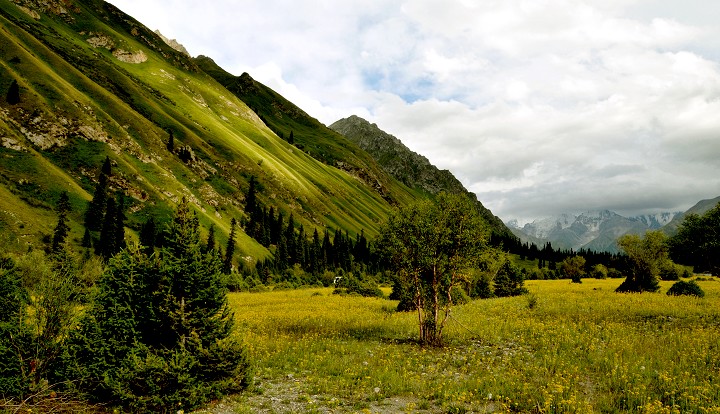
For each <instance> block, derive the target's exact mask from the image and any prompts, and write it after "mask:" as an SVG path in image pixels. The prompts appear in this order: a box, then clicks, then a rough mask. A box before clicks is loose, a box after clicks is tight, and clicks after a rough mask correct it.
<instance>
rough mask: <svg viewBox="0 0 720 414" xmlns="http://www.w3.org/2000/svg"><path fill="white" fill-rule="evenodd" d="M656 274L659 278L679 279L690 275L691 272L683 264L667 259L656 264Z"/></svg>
mask: <svg viewBox="0 0 720 414" xmlns="http://www.w3.org/2000/svg"><path fill="white" fill-rule="evenodd" d="M658 275H659V277H660V279H661V280H680V278H681V277H691V276H692V273H691V272H690V271H689V270H688V269H687V268H685V266H682V265H679V264H677V263H673V261H672V260H669V259H668V260H663V261H662V262H660V264H659V265H658Z"/></svg>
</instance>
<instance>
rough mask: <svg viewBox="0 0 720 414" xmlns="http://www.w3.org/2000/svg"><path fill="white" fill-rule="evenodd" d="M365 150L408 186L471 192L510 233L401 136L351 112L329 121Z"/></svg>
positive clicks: (498, 227) (499, 229) (499, 231)
mask: <svg viewBox="0 0 720 414" xmlns="http://www.w3.org/2000/svg"><path fill="white" fill-rule="evenodd" d="M330 129H332V130H334V131H337V132H338V133H340V134H342V135H343V136H344V137H346V138H347V139H348V140H350V141H352V142H353V143H355V144H356V145H357V146H358V147H359V148H361V149H362V150H363V151H367V153H369V154H370V155H371V156H372V157H373V158H374V159H375V160H376V161H377V163H378V164H380V166H381V167H382V168H383V169H384V170H385V171H386V172H387V173H388V174H390V175H391V176H392V177H394V178H395V179H397V180H398V181H400V182H402V183H403V184H405V185H406V186H408V187H410V188H413V189H416V190H419V191H421V192H424V193H428V194H437V193H439V192H441V191H446V192H450V193H459V194H468V195H469V196H470V197H471V198H472V199H473V200H475V202H476V203H477V206H478V208H479V210H480V211H481V213H482V215H483V216H484V217H485V219H486V220H487V221H488V222H489V223H490V225H491V226H492V227H493V229H494V230H495V232H496V233H497V234H500V235H503V236H507V237H511V235H512V233H510V231H509V229H508V228H507V227H506V226H505V224H504V223H503V222H502V220H500V219H499V218H498V217H497V216H495V215H493V214H492V212H491V211H490V210H488V209H487V208H485V207H484V206H483V205H482V203H481V202H480V201H478V200H477V197H476V196H475V194H473V193H471V192H469V191H468V190H467V189H466V188H465V187H464V186H463V185H462V183H460V181H459V180H458V179H457V178H455V176H454V175H453V174H452V173H451V172H450V171H448V170H440V169H438V168H437V167H435V166H434V165H432V164H431V163H430V161H429V160H428V159H427V158H425V157H424V156H422V155H420V154H417V153H415V152H413V151H411V150H410V149H409V148H408V147H407V146H405V144H403V143H402V141H400V140H399V139H398V138H396V137H394V136H392V135H390V134H388V133H387V132H385V131H383V130H381V129H380V128H379V127H378V126H377V125H376V124H371V123H370V122H368V121H366V120H365V119H363V118H360V117H359V116H356V115H352V116H350V117H348V118H343V119H341V120H339V121H336V122H334V123H332V124H331V125H330Z"/></svg>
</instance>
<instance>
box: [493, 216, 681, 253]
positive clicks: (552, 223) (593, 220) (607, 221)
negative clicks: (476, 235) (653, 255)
mask: <svg viewBox="0 0 720 414" xmlns="http://www.w3.org/2000/svg"><path fill="white" fill-rule="evenodd" d="M679 214H681V213H680V212H675V213H658V214H654V215H642V216H634V217H624V216H621V215H619V214H617V213H615V212H613V211H610V210H596V211H587V212H584V213H580V214H570V213H562V214H559V215H557V216H552V217H546V218H543V219H537V220H535V221H533V222H531V223H526V224H525V225H523V226H522V227H520V226H519V225H518V223H517V221H516V220H515V221H513V220H511V221H508V222H507V223H506V224H507V225H508V227H510V228H511V230H512V231H513V233H514V234H515V235H516V236H518V237H520V239H521V240H522V241H523V242H529V243H535V244H538V243H537V242H538V241H540V242H541V243H545V242H551V243H552V245H553V247H555V248H559V249H567V250H569V249H572V250H575V251H577V250H580V249H586V250H594V251H598V252H610V253H618V252H619V248H618V246H617V243H616V240H617V238H618V237H620V236H622V235H625V234H643V233H645V232H646V231H648V230H659V229H661V228H663V226H665V225H667V224H668V223H670V222H671V220H672V219H673V218H674V217H676V216H678V215H679Z"/></svg>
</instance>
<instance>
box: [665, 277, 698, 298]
mask: <svg viewBox="0 0 720 414" xmlns="http://www.w3.org/2000/svg"><path fill="white" fill-rule="evenodd" d="M667 294H668V295H673V296H681V295H687V296H697V297H699V298H702V297H705V292H703V290H702V288H701V287H700V285H698V284H697V282H696V281H694V280H689V281H685V280H681V281H679V282H676V283H674V284H673V285H672V286H670V289H668V291H667Z"/></svg>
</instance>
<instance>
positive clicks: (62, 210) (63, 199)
mask: <svg viewBox="0 0 720 414" xmlns="http://www.w3.org/2000/svg"><path fill="white" fill-rule="evenodd" d="M70 209H71V206H70V198H69V197H68V194H67V192H66V191H63V192H62V193H60V199H59V200H58V203H57V207H56V211H57V214H58V223H57V225H56V226H55V230H54V231H53V238H52V246H51V248H50V250H51V252H53V253H57V252H59V251H60V250H61V249H62V248H63V246H64V245H65V239H67V236H68V233H69V231H70V226H68V224H67V220H68V218H67V215H68V213H69V212H70Z"/></svg>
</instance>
